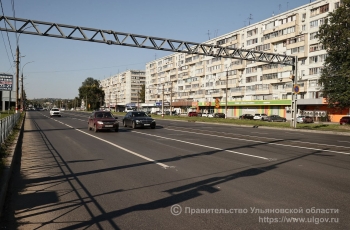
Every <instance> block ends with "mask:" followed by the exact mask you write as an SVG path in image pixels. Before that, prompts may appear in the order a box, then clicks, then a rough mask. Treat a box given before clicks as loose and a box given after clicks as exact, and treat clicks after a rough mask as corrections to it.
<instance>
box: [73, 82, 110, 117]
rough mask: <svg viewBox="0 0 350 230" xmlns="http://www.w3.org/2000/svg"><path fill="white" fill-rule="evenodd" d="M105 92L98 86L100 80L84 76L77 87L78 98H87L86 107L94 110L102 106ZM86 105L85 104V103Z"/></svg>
mask: <svg viewBox="0 0 350 230" xmlns="http://www.w3.org/2000/svg"><path fill="white" fill-rule="evenodd" d="M104 97H105V93H104V91H103V90H102V87H101V86H100V81H99V80H96V79H93V78H91V77H89V78H86V79H85V81H84V82H82V86H81V87H79V99H80V100H84V101H85V103H86V100H87V109H88V110H94V109H98V108H100V107H101V106H102V103H103V101H104ZM85 105H86V104H85Z"/></svg>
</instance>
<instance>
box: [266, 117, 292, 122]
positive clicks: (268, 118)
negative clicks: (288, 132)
mask: <svg viewBox="0 0 350 230" xmlns="http://www.w3.org/2000/svg"><path fill="white" fill-rule="evenodd" d="M266 121H268V122H275V121H281V122H286V121H287V119H286V118H285V117H281V116H278V115H271V116H268V117H267V118H266Z"/></svg>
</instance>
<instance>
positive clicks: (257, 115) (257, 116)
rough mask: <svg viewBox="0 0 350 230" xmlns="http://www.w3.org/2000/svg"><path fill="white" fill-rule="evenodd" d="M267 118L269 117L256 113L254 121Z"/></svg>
mask: <svg viewBox="0 0 350 230" xmlns="http://www.w3.org/2000/svg"><path fill="white" fill-rule="evenodd" d="M266 118H267V115H266V114H265V113H256V114H254V117H253V120H261V121H263V120H265V119H266Z"/></svg>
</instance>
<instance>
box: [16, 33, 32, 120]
mask: <svg viewBox="0 0 350 230" xmlns="http://www.w3.org/2000/svg"><path fill="white" fill-rule="evenodd" d="M31 27H33V26H28V27H26V28H24V29H23V30H21V32H20V34H19V35H18V36H17V38H16V40H17V41H16V43H17V48H16V113H17V112H18V90H19V87H18V83H19V45H18V41H19V38H20V36H21V34H22V32H23V31H25V30H26V29H28V28H31Z"/></svg>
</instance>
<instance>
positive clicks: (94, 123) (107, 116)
mask: <svg viewBox="0 0 350 230" xmlns="http://www.w3.org/2000/svg"><path fill="white" fill-rule="evenodd" d="M91 129H92V130H94V131H95V133H96V132H98V131H100V130H114V131H115V132H118V131H119V122H118V120H117V117H114V116H113V114H111V112H108V111H95V112H92V114H91V115H90V116H89V119H88V130H91Z"/></svg>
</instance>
